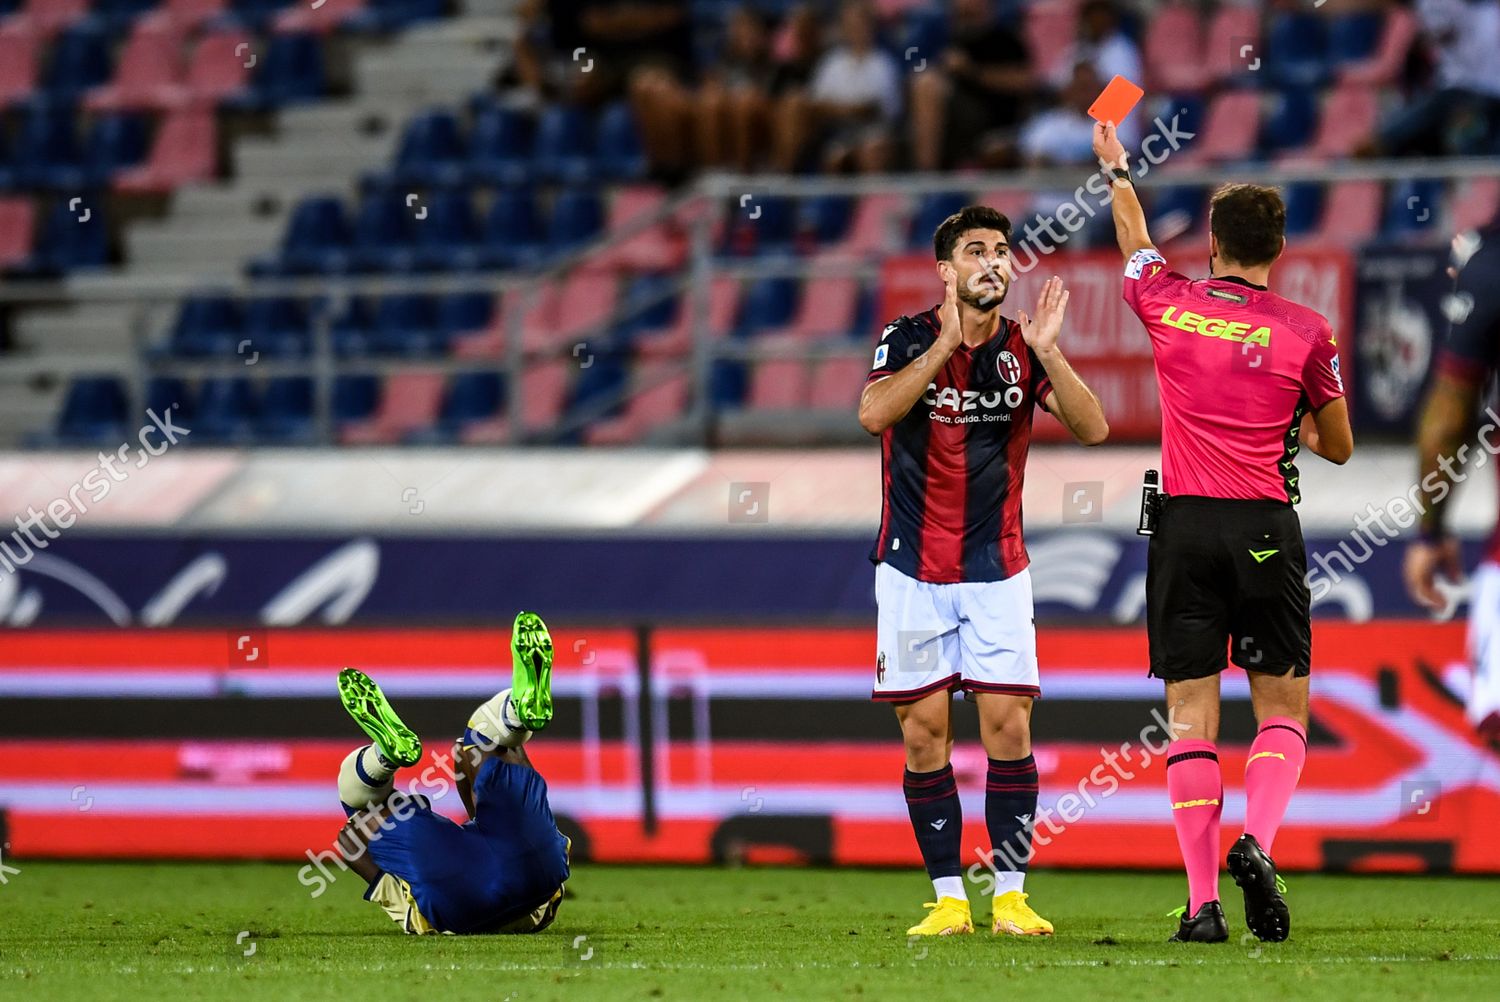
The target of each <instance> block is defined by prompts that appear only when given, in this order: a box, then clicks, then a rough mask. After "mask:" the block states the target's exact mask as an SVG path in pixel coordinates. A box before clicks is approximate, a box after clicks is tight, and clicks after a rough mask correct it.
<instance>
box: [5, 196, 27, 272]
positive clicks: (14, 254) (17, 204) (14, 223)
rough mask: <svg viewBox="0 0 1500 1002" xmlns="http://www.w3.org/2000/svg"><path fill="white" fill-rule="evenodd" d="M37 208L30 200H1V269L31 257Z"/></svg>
mask: <svg viewBox="0 0 1500 1002" xmlns="http://www.w3.org/2000/svg"><path fill="white" fill-rule="evenodd" d="M35 225H36V206H35V205H34V204H33V203H32V201H31V199H29V198H0V268H8V267H10V266H11V265H13V264H17V263H19V262H21V261H25V260H26V259H27V258H28V257H30V256H31V249H32V239H33V230H34V229H35Z"/></svg>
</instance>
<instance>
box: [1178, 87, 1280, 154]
mask: <svg viewBox="0 0 1500 1002" xmlns="http://www.w3.org/2000/svg"><path fill="white" fill-rule="evenodd" d="M1260 118H1261V94H1260V92H1259V91H1256V90H1231V91H1225V92H1223V93H1221V94H1219V95H1218V96H1217V97H1215V98H1214V99H1213V101H1212V102H1211V103H1210V104H1209V106H1208V115H1207V118H1206V120H1205V121H1204V123H1203V130H1202V132H1201V133H1199V135H1198V137H1197V139H1196V140H1194V141H1193V142H1191V143H1190V144H1188V145H1185V146H1184V147H1183V149H1182V150H1181V152H1179V153H1178V154H1177V155H1176V156H1175V157H1173V158H1172V159H1171V160H1168V161H1167V162H1166V164H1165V165H1164V166H1165V168H1167V169H1170V168H1171V167H1174V166H1177V167H1185V166H1188V165H1191V164H1201V163H1203V162H1204V161H1211V162H1223V161H1232V160H1244V159H1247V158H1248V157H1250V156H1251V155H1252V154H1253V153H1254V152H1255V140H1256V136H1257V134H1258V133H1259V131H1260Z"/></svg>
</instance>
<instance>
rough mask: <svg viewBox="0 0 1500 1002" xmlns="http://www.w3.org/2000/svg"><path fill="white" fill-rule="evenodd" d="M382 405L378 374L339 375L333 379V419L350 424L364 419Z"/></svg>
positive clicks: (339, 422) (335, 421) (338, 422)
mask: <svg viewBox="0 0 1500 1002" xmlns="http://www.w3.org/2000/svg"><path fill="white" fill-rule="evenodd" d="M379 405H380V379H379V378H378V377H376V376H370V375H359V376H339V377H338V378H337V379H335V380H334V381H333V402H332V409H333V421H334V423H335V424H348V423H349V422H351V421H363V420H364V419H365V418H368V417H369V416H370V415H372V414H374V413H375V408H376V407H377V406H379Z"/></svg>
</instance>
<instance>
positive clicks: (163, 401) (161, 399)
mask: <svg viewBox="0 0 1500 1002" xmlns="http://www.w3.org/2000/svg"><path fill="white" fill-rule="evenodd" d="M197 401H198V397H197V394H196V393H194V392H193V390H192V387H190V386H189V385H188V384H187V382H186V381H185V380H182V379H179V378H178V377H176V376H152V377H151V378H150V379H148V380H147V381H146V411H150V412H152V413H154V414H156V415H158V416H160V417H168V416H169V415H168V413H167V412H168V411H170V412H171V414H170V417H171V418H172V419H173V420H174V421H191V420H193V418H194V417H195V416H196V415H197V413H198V402H197ZM137 417H139V418H140V419H143V420H144V419H145V417H146V412H145V411H143V412H142V413H141V414H139V415H137Z"/></svg>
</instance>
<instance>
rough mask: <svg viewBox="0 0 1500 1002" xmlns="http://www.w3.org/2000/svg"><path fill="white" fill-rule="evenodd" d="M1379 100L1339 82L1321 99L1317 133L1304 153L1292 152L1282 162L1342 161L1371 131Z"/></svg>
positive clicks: (1359, 89) (1369, 91)
mask: <svg viewBox="0 0 1500 1002" xmlns="http://www.w3.org/2000/svg"><path fill="white" fill-rule="evenodd" d="M1379 100H1380V99H1379V97H1378V96H1377V95H1376V94H1375V93H1373V92H1372V91H1371V90H1370V89H1369V88H1367V87H1362V86H1359V85H1357V84H1348V83H1341V84H1336V85H1334V87H1332V88H1331V89H1330V90H1329V91H1328V93H1327V96H1326V97H1325V99H1324V104H1323V114H1322V115H1321V116H1320V117H1319V119H1318V132H1317V135H1316V136H1315V137H1314V138H1313V141H1312V144H1311V145H1310V146H1309V147H1308V148H1307V149H1306V150H1300V151H1299V150H1294V151H1291V152H1289V153H1288V154H1287V155H1286V156H1285V157H1284V158H1283V159H1298V158H1299V155H1301V154H1306V156H1307V157H1310V158H1312V159H1315V160H1342V159H1344V158H1346V157H1348V156H1350V155H1351V154H1353V153H1354V150H1355V148H1356V147H1357V146H1358V145H1359V144H1360V143H1361V142H1363V141H1364V140H1365V139H1367V138H1369V136H1370V134H1371V133H1372V132H1373V131H1374V129H1375V125H1376V121H1377V119H1378V116H1379V113H1380V105H1379Z"/></svg>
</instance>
